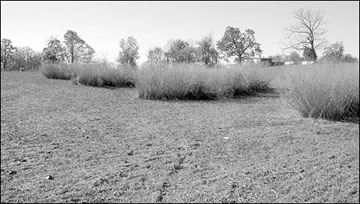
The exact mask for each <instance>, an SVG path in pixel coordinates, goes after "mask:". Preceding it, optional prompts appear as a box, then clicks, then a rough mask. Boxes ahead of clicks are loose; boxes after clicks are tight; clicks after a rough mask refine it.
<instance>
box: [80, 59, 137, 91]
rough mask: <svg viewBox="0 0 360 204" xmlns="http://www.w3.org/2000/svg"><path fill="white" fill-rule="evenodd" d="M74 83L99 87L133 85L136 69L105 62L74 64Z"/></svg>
mask: <svg viewBox="0 0 360 204" xmlns="http://www.w3.org/2000/svg"><path fill="white" fill-rule="evenodd" d="M74 70H75V76H76V77H75V79H74V81H75V83H80V84H84V85H88V86H99V87H134V86H135V80H136V70H137V68H136V67H134V66H118V67H117V68H115V67H112V66H107V65H105V64H86V65H76V68H75V69H74Z"/></svg>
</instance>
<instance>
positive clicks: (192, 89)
mask: <svg viewBox="0 0 360 204" xmlns="http://www.w3.org/2000/svg"><path fill="white" fill-rule="evenodd" d="M208 78H209V72H208V71H207V70H206V68H204V67H202V66H199V65H189V64H175V65H166V64H152V65H145V66H143V67H142V69H141V71H140V72H139V75H138V82H137V84H136V87H137V89H138V92H139V97H140V98H144V99H162V100H165V99H183V100H185V99H190V100H209V99H215V98H216V97H217V96H216V90H215V89H214V88H213V87H212V86H211V84H209V83H208Z"/></svg>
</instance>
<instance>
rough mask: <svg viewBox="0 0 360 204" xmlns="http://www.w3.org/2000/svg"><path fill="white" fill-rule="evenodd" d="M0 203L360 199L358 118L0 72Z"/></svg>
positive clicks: (276, 101)
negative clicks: (167, 97) (152, 95)
mask: <svg viewBox="0 0 360 204" xmlns="http://www.w3.org/2000/svg"><path fill="white" fill-rule="evenodd" d="M1 202H357V203H358V202H359V124H357V123H343V122H334V121H326V120H314V119H310V118H302V117H301V116H300V114H298V112H297V111H296V110H294V109H292V107H290V106H289V105H288V104H287V102H286V101H285V100H284V99H283V98H282V97H250V98H240V99H226V100H217V101H170V102H169V101H152V100H142V99H139V98H138V95H137V91H136V89H134V88H133V89H131V88H119V89H106V88H95V87H89V86H76V85H73V84H72V83H71V82H70V81H64V80H50V79H46V78H45V77H44V76H42V75H41V73H40V72H32V73H26V72H21V73H18V72H1Z"/></svg>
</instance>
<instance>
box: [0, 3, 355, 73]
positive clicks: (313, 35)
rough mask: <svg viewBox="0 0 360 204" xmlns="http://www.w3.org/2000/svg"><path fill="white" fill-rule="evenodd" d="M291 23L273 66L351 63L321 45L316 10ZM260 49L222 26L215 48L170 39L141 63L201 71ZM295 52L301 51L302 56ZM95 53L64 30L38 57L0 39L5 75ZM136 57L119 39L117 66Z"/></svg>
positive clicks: (205, 41)
mask: <svg viewBox="0 0 360 204" xmlns="http://www.w3.org/2000/svg"><path fill="white" fill-rule="evenodd" d="M294 18H295V20H296V22H295V23H294V24H293V25H291V26H289V27H287V28H286V30H285V35H286V41H285V42H286V43H287V44H286V45H285V46H284V48H283V50H287V51H291V53H290V54H289V55H274V56H269V57H268V58H272V59H273V60H274V61H278V62H283V61H303V60H306V61H317V60H318V61H320V62H321V61H326V62H337V63H338V62H357V61H358V59H357V58H355V57H353V56H351V55H350V54H344V50H345V49H344V45H343V43H342V42H336V43H333V44H330V45H329V46H325V44H326V43H327V41H326V39H325V38H324V34H325V33H326V32H327V30H326V26H325V25H326V24H325V23H324V17H323V14H322V13H321V12H320V11H317V12H315V11H313V10H304V9H300V10H298V11H296V12H295V13H294ZM260 46H261V44H260V43H258V42H257V41H256V39H255V31H254V30H252V29H246V30H245V31H244V32H241V31H240V29H239V28H236V27H231V26H228V27H226V28H225V32H224V35H223V37H222V38H221V39H220V40H219V41H217V42H216V46H215V43H214V41H213V38H212V36H211V35H208V36H205V37H203V38H202V39H200V40H198V41H196V43H195V45H194V44H192V43H190V42H187V41H184V40H181V39H176V40H170V41H169V42H168V44H167V48H166V49H163V48H161V47H154V48H152V49H150V50H148V52H147V58H148V60H147V61H146V62H145V63H155V62H163V63H201V64H204V65H206V66H209V67H211V66H214V65H216V64H218V62H219V60H220V59H224V60H225V61H229V58H235V61H236V62H237V63H242V62H243V61H244V60H245V59H249V58H252V57H255V56H258V57H259V58H261V57H262V52H263V50H261V47H260ZM320 48H324V52H323V57H321V58H320V59H318V53H317V52H318V50H319V49H320ZM299 52H302V57H301V56H300V54H299ZM94 53H95V50H94V49H93V48H92V47H91V46H90V45H89V44H87V43H86V42H85V40H83V39H82V38H81V37H80V36H79V35H78V34H77V33H76V32H75V31H72V30H68V31H67V32H66V33H65V35H64V41H63V42H61V41H60V40H59V39H57V38H55V37H51V38H50V39H49V40H48V42H47V44H46V47H45V48H44V49H43V51H42V52H41V53H37V52H35V51H34V50H32V49H31V48H30V47H15V46H13V45H12V42H11V40H9V39H6V38H2V39H1V67H2V69H5V70H19V69H22V68H24V69H27V70H31V69H36V68H38V67H39V66H40V65H41V63H42V62H45V63H60V62H65V63H68V64H72V63H75V62H76V63H93V62H96V60H94ZM138 58H139V44H138V43H137V41H136V39H135V38H134V37H132V36H129V37H128V38H127V39H121V40H120V51H119V55H118V58H117V61H118V62H119V63H120V64H127V65H131V66H136V65H137V63H136V60H137V59H138Z"/></svg>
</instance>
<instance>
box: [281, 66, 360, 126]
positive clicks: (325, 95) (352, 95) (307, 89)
mask: <svg viewBox="0 0 360 204" xmlns="http://www.w3.org/2000/svg"><path fill="white" fill-rule="evenodd" d="M299 69H301V71H298V73H297V74H294V75H293V77H292V80H291V83H290V86H291V91H290V92H289V93H288V94H287V97H288V99H289V102H290V103H291V104H292V105H293V106H294V107H295V108H296V109H297V110H298V111H299V112H300V113H301V115H302V116H304V117H314V118H326V119H333V120H350V121H357V122H358V121H359V64H331V65H330V64H327V65H309V66H307V67H299Z"/></svg>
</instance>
